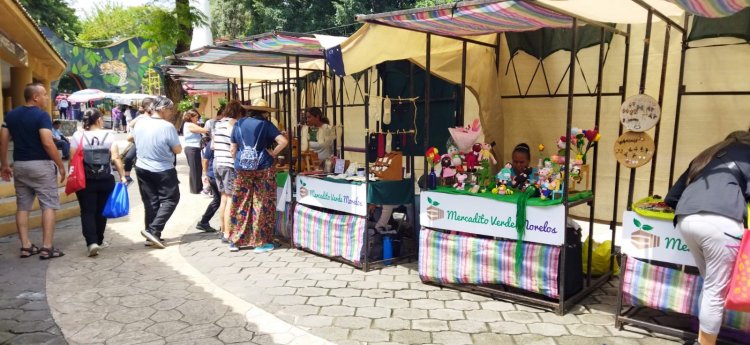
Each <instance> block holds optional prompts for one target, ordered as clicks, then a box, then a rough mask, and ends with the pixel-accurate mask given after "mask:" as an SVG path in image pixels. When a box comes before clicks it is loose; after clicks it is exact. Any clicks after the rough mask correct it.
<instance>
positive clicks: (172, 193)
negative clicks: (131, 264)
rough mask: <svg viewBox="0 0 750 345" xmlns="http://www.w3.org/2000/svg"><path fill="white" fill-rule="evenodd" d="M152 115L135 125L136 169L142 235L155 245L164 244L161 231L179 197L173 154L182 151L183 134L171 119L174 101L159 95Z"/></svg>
mask: <svg viewBox="0 0 750 345" xmlns="http://www.w3.org/2000/svg"><path fill="white" fill-rule="evenodd" d="M153 109H154V114H153V115H152V117H151V118H150V119H146V120H140V121H141V123H139V124H138V126H135V128H134V129H133V137H134V139H135V148H136V150H137V155H138V157H137V160H136V163H135V172H136V174H137V178H138V188H139V189H140V192H141V199H142V200H143V207H144V213H145V228H144V229H142V230H141V235H143V237H145V238H146V239H147V240H148V241H149V242H151V244H152V245H153V246H156V247H158V248H165V246H164V244H163V243H162V240H161V237H162V236H161V235H162V231H164V227H165V226H166V224H167V221H168V220H169V218H170V217H171V216H172V213H174V210H175V208H176V207H177V203H178V202H179V201H180V188H179V181H178V180H177V170H176V169H175V167H174V157H175V155H176V154H180V153H181V152H182V146H181V145H180V138H179V137H178V136H177V130H176V129H175V127H174V125H172V123H171V122H169V121H172V120H174V114H175V109H174V103H172V101H171V100H169V98H166V97H158V98H157V99H156V100H154V104H153Z"/></svg>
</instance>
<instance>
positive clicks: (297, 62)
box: [289, 55, 303, 137]
mask: <svg viewBox="0 0 750 345" xmlns="http://www.w3.org/2000/svg"><path fill="white" fill-rule="evenodd" d="M294 63H295V73H296V77H297V78H296V79H295V83H294V86H295V87H294V89H295V90H296V91H297V92H296V93H297V100H296V103H297V104H295V107H294V108H295V110H296V111H297V119H298V120H297V121H299V119H301V118H302V115H303V114H302V109H301V107H300V104H301V103H302V94H301V93H300V88H299V55H297V56H295V57H294ZM290 73H291V71H290ZM289 92H290V94H289V97H290V100H289V102H291V97H292V96H291V90H290V91H289ZM300 137H301V136H300Z"/></svg>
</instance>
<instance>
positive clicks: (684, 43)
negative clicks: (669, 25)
mask: <svg viewBox="0 0 750 345" xmlns="http://www.w3.org/2000/svg"><path fill="white" fill-rule="evenodd" d="M689 20H690V15H689V14H687V13H685V18H684V22H685V27H687V26H688V21H689ZM686 53H687V35H685V34H683V35H682V49H681V50H680V74H679V77H677V104H676V105H675V107H676V109H675V115H674V133H673V135H672V158H671V159H670V161H669V188H672V184H673V182H674V168H675V167H674V166H675V160H676V158H677V134H678V133H679V131H680V115H681V112H682V96H683V95H685V94H686V92H685V85H683V82H684V81H685V59H686V58H687V54H686ZM747 94H748V95H750V92H748V93H747Z"/></svg>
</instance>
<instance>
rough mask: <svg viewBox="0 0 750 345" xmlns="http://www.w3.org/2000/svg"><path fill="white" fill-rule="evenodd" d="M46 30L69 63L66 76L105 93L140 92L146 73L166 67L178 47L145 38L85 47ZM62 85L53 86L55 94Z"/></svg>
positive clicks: (53, 43) (46, 33)
mask: <svg viewBox="0 0 750 345" xmlns="http://www.w3.org/2000/svg"><path fill="white" fill-rule="evenodd" d="M42 31H43V32H44V35H45V36H46V37H47V39H49V40H50V42H52V45H53V46H54V47H55V49H57V51H58V52H60V55H62V57H63V59H65V61H66V62H67V63H68V68H67V70H66V71H65V74H66V75H70V74H72V75H73V77H74V78H76V79H78V81H79V82H81V84H83V85H81V87H82V88H90V89H99V90H102V91H104V92H119V93H134V92H140V90H141V83H142V81H144V80H145V78H144V75H145V74H146V71H147V70H148V69H149V68H154V67H157V66H159V65H162V64H164V63H165V60H164V57H165V56H169V55H171V54H172V52H173V51H174V47H167V46H164V45H160V44H158V43H157V42H154V41H151V40H147V39H144V38H141V37H134V38H130V39H128V40H126V41H122V42H120V43H118V44H115V45H112V46H109V47H106V48H84V47H81V46H77V45H74V44H71V43H68V42H66V41H64V40H63V39H61V38H59V37H57V35H55V34H54V33H53V32H52V31H50V30H49V29H48V28H46V27H45V28H42ZM58 83H59V81H55V82H54V83H52V89H53V93H52V94H53V95H54V94H56V92H57V86H58Z"/></svg>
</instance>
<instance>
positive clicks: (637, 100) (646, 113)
mask: <svg viewBox="0 0 750 345" xmlns="http://www.w3.org/2000/svg"><path fill="white" fill-rule="evenodd" d="M660 118H661V107H660V106H659V102H657V101H656V100H655V99H654V98H653V97H651V96H649V95H645V94H641V95H635V96H631V97H628V99H626V100H625V102H623V103H622V106H621V107H620V122H621V123H622V126H623V127H625V129H626V130H629V131H633V132H645V131H647V130H649V129H651V128H653V127H654V126H656V124H657V123H658V122H659V119H660Z"/></svg>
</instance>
